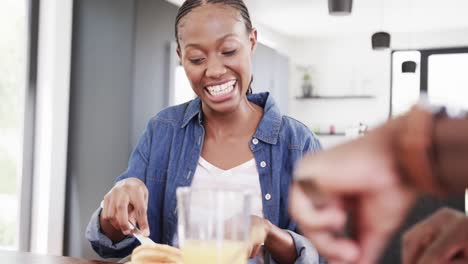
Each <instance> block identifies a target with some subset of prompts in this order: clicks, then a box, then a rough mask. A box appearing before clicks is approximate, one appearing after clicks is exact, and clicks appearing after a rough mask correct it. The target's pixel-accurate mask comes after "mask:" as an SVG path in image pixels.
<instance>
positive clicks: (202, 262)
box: [182, 240, 247, 264]
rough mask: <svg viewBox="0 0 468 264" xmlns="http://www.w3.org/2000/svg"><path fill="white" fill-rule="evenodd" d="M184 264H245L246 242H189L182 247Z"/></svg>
mask: <svg viewBox="0 0 468 264" xmlns="http://www.w3.org/2000/svg"><path fill="white" fill-rule="evenodd" d="M182 259H183V261H184V264H245V263H247V249H246V245H245V243H244V242H241V241H229V240H224V241H222V242H221V243H218V242H216V241H201V240H187V241H185V243H184V246H183V247H182Z"/></svg>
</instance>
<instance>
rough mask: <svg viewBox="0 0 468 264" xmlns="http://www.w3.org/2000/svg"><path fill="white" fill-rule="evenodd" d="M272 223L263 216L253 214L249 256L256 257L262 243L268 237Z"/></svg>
mask: <svg viewBox="0 0 468 264" xmlns="http://www.w3.org/2000/svg"><path fill="white" fill-rule="evenodd" d="M271 225H272V224H271V223H270V222H269V221H268V220H266V219H264V218H261V217H258V216H255V215H252V216H251V218H250V241H249V242H250V244H249V248H248V254H249V255H248V256H249V258H255V257H256V256H257V255H258V253H259V252H260V249H261V248H262V245H263V244H264V243H265V240H266V239H267V237H268V234H269V233H270V231H271Z"/></svg>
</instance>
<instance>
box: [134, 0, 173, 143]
mask: <svg viewBox="0 0 468 264" xmlns="http://www.w3.org/2000/svg"><path fill="white" fill-rule="evenodd" d="M177 9H178V8H177V7H176V6H174V5H172V4H170V3H167V2H166V1H163V0H138V1H137V7H136V12H137V15H136V35H135V68H134V70H135V71H134V80H133V115H132V126H131V127H132V131H131V143H132V145H133V146H135V144H136V142H137V141H138V139H139V138H140V136H141V134H142V132H143V131H144V129H145V127H146V124H147V123H148V121H149V119H150V118H151V117H152V116H154V115H155V114H156V113H157V112H158V111H160V110H161V109H162V108H164V107H166V106H167V105H168V99H169V94H168V90H169V52H173V53H175V52H176V51H175V50H169V46H170V42H171V41H173V40H174V39H175V37H174V21H175V17H176V15H177Z"/></svg>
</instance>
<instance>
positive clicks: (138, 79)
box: [64, 0, 177, 258]
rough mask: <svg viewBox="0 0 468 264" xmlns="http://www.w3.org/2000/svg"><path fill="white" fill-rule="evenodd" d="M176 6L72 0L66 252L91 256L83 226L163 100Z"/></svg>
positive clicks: (154, 0)
mask: <svg viewBox="0 0 468 264" xmlns="http://www.w3.org/2000/svg"><path fill="white" fill-rule="evenodd" d="M176 13H177V7H175V6H173V5H172V4H169V3H167V2H165V1H164V0H99V1H96V0H76V1H75V5H74V18H73V57H72V73H71V76H72V79H71V96H70V133H69V151H68V168H67V177H68V179H67V209H66V227H65V230H66V231H65V232H66V234H65V241H64V248H65V249H64V254H65V255H70V256H76V257H85V258H98V256H97V255H96V254H95V253H94V251H93V250H92V249H91V247H90V245H89V243H88V242H87V241H86V239H85V237H84V234H85V230H86V226H87V224H88V221H89V218H90V216H91V214H92V213H93V212H94V210H96V208H97V206H98V205H99V202H100V201H101V200H102V198H103V196H104V195H105V194H106V192H107V191H108V190H109V189H110V188H111V187H112V186H113V183H114V179H115V177H117V176H118V175H120V174H121V173H122V171H123V170H125V168H126V166H127V161H128V158H129V156H130V153H131V151H132V149H133V145H134V144H135V143H136V141H137V140H138V138H139V137H140V135H141V134H142V133H143V131H144V129H145V127H146V124H147V122H148V121H149V119H150V118H151V117H152V116H153V115H154V114H155V113H157V112H158V111H160V110H161V109H162V108H163V107H164V106H166V105H167V98H168V91H167V90H168V84H167V82H168V80H167V79H166V78H165V76H168V66H167V65H168V57H167V56H168V55H167V54H168V53H167V51H168V48H169V43H170V41H171V40H173V39H174V37H173V30H174V29H173V23H174V19H175V16H176Z"/></svg>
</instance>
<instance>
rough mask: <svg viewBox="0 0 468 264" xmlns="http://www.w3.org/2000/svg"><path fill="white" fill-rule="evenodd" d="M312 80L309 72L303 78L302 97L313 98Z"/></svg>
mask: <svg viewBox="0 0 468 264" xmlns="http://www.w3.org/2000/svg"><path fill="white" fill-rule="evenodd" d="M312 90H313V86H312V80H311V77H310V74H309V71H305V72H304V75H303V76H302V96H303V97H311V96H312Z"/></svg>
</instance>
